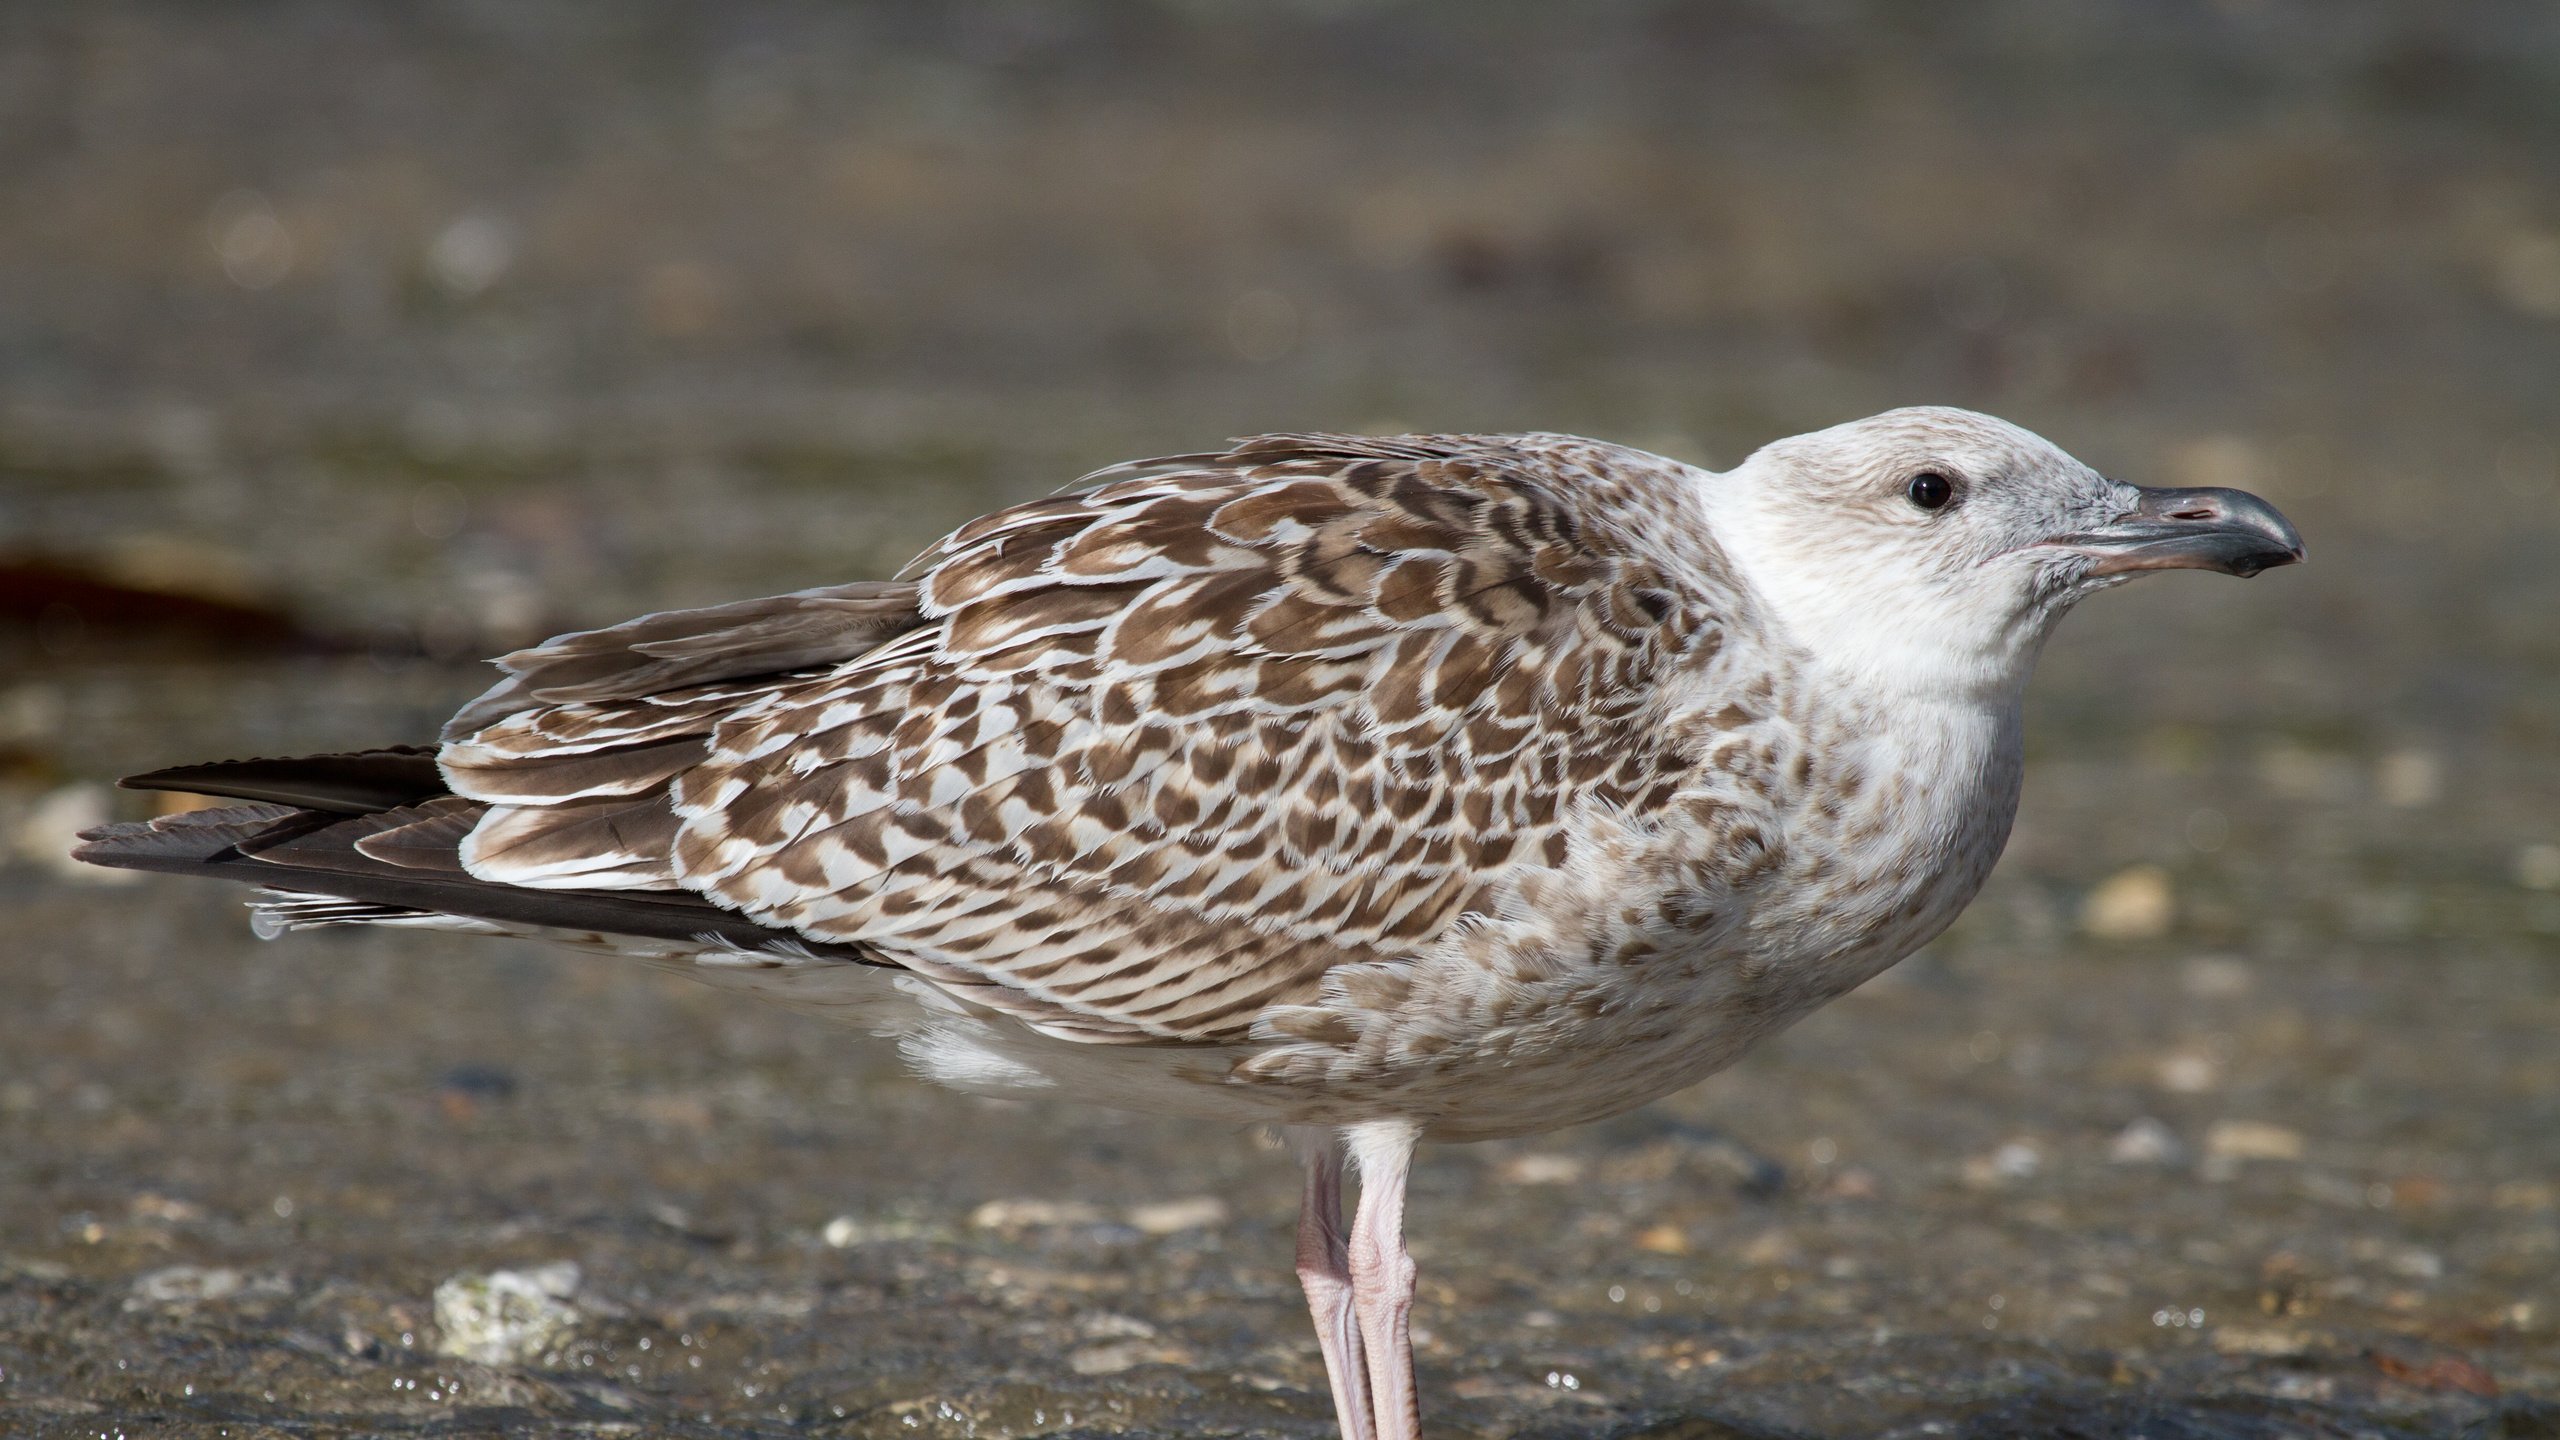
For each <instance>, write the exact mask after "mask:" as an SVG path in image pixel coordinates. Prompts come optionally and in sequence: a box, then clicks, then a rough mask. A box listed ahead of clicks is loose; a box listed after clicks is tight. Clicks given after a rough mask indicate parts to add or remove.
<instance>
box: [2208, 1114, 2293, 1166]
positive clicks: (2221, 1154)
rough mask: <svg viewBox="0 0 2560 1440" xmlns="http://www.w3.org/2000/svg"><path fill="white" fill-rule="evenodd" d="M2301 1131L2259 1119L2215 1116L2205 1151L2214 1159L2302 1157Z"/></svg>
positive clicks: (2288, 1158) (2289, 1158) (2290, 1158)
mask: <svg viewBox="0 0 2560 1440" xmlns="http://www.w3.org/2000/svg"><path fill="white" fill-rule="evenodd" d="M2304 1148H2305V1146H2304V1144H2303V1139H2302V1132H2301V1131H2299V1130H2288V1129H2286V1128H2285V1127H2284V1126H2282V1125H2270V1124H2267V1123H2265V1122H2264V1121H2259V1120H2216V1121H2214V1122H2213V1128H2212V1129H2210V1130H2207V1131H2206V1132H2205V1136H2204V1153H2205V1156H2206V1158H2207V1159H2213V1160H2299V1159H2301V1158H2302V1155H2303V1150H2304Z"/></svg>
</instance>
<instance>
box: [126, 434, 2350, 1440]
mask: <svg viewBox="0 0 2560 1440" xmlns="http://www.w3.org/2000/svg"><path fill="white" fill-rule="evenodd" d="M2300 555H2301V550H2300V543H2299V541H2298V540H2297V539H2295V538H2294V536H2293V534H2292V531H2291V528H2290V527H2289V526H2287V525H2286V524H2285V523H2284V521H2283V519H2282V517H2280V516H2277V515H2275V514H2274V512H2273V511H2272V510H2270V509H2268V508H2267V507H2266V506H2265V505H2264V504H2263V503H2262V502H2259V501H2256V500H2254V499H2252V498H2251V497H2247V496H2243V495H2239V494H2237V493H2236V492H2228V491H2175V492H2171V491H2142V490H2139V489H2137V488H2136V487H2133V486H2128V485H2122V484H2118V483H2116V482H2114V481H2109V480H2106V479H2104V478H2103V477H2101V476H2098V475H2097V474H2095V473H2094V472H2092V471H2090V470H2088V469H2087V468H2086V467H2085V466H2082V465H2080V464H2079V463H2078V462H2076V461H2073V460H2071V459H2070V457H2068V456H2066V455H2063V454H2062V453H2061V452H2059V451H2057V450H2055V449H2054V448H2053V447H2052V446H2050V445H2048V444H2046V443H2045V442H2043V441H2042V440H2039V439H2037V438H2036V437H2034V436H2032V435H2028V434H2027V433H2026V432H2024V431H2020V430H2017V429H2016V428H2015V427H2012V426H2008V425H2004V424H2002V423H2001V422H1998V421H1995V420H1991V419H1988V418H1987V417H1983V416H1977V415H1969V414H1967V413H1965V412H1962V411H1953V410H1910V411H1896V412H1893V413H1891V414H1888V415H1884V416H1879V417H1876V418H1874V419H1872V420H1867V421H1861V422H1858V423H1856V424H1853V425H1847V426H1841V427H1837V428H1835V429H1833V430H1829V431H1823V432H1820V433H1818V434H1814V435H1808V436H1799V437H1796V438H1794V439H1792V440H1787V441H1782V442H1779V443H1777V444H1773V445H1771V446H1769V447H1767V448H1766V449H1764V450H1763V451H1761V452H1760V453H1759V454H1758V455H1755V456H1754V457H1752V459H1751V460H1750V461H1748V462H1746V463H1745V464H1744V465H1743V466H1742V467H1741V468H1740V469H1738V470H1736V471H1735V472H1732V473H1730V474H1726V475H1711V474H1708V473H1706V472H1703V471H1700V470H1696V469H1693V468H1691V467H1688V466H1685V465H1681V464H1678V463H1676V462H1673V461H1669V460H1664V459H1661V458H1660V457H1657V456H1651V455H1645V454H1642V453H1640V452H1636V451H1631V450H1626V449H1622V448H1619V447H1615V446H1609V445H1602V444H1598V443H1595V442H1592V441H1587V440H1577V439H1574V438H1572V437H1569V436H1560V435H1520V436H1463V435H1460V436H1404V437H1397V438H1389V439H1376V438H1362V437H1351V436H1331V435H1277V436H1266V437H1263V438H1260V439H1256V440H1250V441H1246V442H1244V443H1242V444H1240V445H1238V446H1236V447H1235V448H1233V449H1231V450H1228V451H1225V452H1223V453H1219V454H1211V455H1195V456H1186V457H1179V458H1175V459H1169V460H1160V461H1153V462H1148V463H1145V464H1141V465H1134V466H1126V467H1122V468H1120V469H1117V470H1113V471H1106V472H1104V473H1103V474H1102V475H1099V476H1097V477H1094V480H1093V484H1092V486H1091V488H1089V489H1087V490H1084V491H1083V492H1081V493H1077V494H1071V495H1064V496H1059V497H1055V498H1051V499H1046V500H1040V501H1035V502H1033V503H1030V504H1026V505H1019V506H1015V507H1013V508H1011V509H1007V510H1002V511H998V512H997V513H995V514H992V515H989V516H986V517H984V518H982V519H979V520H975V521H972V522H970V523H969V524H967V525H965V526H963V527H961V528H960V529H959V530H957V531H955V532H953V533H952V534H951V535H950V536H949V537H947V538H946V539H944V540H943V541H942V542H941V543H940V544H939V545H938V546H936V547H935V548H934V549H933V550H932V551H931V552H929V553H928V554H927V555H926V556H925V557H924V558H923V559H922V560H921V561H919V562H918V564H917V566H916V567H915V569H914V573H913V574H912V576H911V577H910V578H908V579H905V580H899V581H888V582H862V583H855V584H849V585H841V586H835V587H830V588H825V589H818V590H806V591H801V592H798V593H796V594H793V595H785V596H776V597H773V598H770V599H763V600H752V601H745V602H741V603H738V604H734V605H725V606H720V607H716V608H713V609H707V610H694V611H678V612H671V613H667V614H662V615H652V616H647V617H644V618H642V619H639V620H634V621H631V622H629V623H627V624H624V625H619V626H615V627H612V628H610V629H605V630H598V631H593V632H589V633H585V634H579V635H568V636H562V637H560V638H558V639H555V640H552V641H550V642H547V643H546V644H543V645H541V646H537V647H535V648H533V649H530V650H526V651H522V652H519V653H517V654H514V655H510V656H507V657H506V658H505V659H503V660H502V661H501V662H500V664H501V666H502V667H503V668H504V669H505V670H506V671H507V678H506V679H505V680H504V681H503V682H502V683H500V684H499V685H498V686H497V687H495V688H494V689H492V690H491V691H490V692H489V693H488V694H486V695H483V696H482V697H481V698H480V699H478V700H476V701H474V702H473V703H472V704H471V705H469V706H467V707H465V708H464V709H463V710H462V712H461V713H460V714H459V715H457V716H456V717H455V719H454V720H453V722H452V723H451V724H450V725H448V726H447V727H446V728H445V731H444V734H443V743H442V745H441V746H440V747H439V748H438V749H437V750H436V751H435V753H434V769H433V770H432V771H430V770H429V769H428V767H427V765H426V757H425V756H424V754H423V753H422V752H420V751H416V750H411V749H397V748H395V749H391V750H383V751H372V752H365V753H362V754H357V755H346V756H325V757H314V758H312V759H309V760H305V761H249V762H229V763H224V764H217V765H209V766H192V767H182V768H181V769H177V770H171V771H162V772H155V773H154V774H153V775H150V776H145V777H140V780H141V782H142V783H147V784H151V785H155V786H160V787H163V788H177V789H192V790H199V791H203V792H205V793H210V794H215V795H225V796H233V797H237V798H242V799H247V800H251V801H254V802H261V803H254V804H250V805H245V806H237V807H232V808H227V809H223V810H217V811H212V812H204V813H200V814H195V815H189V816H181V817H174V818H171V819H168V820H162V821H155V822H152V823H151V824H149V825H143V826H124V827H111V828H110V829H109V830H106V831H103V832H98V833H97V834H95V835H93V836H92V837H90V841H91V843H90V844H89V845H88V846H87V847H85V848H84V849H83V851H82V852H81V853H82V856H83V858H86V859H90V860H94V861H97V862H98V863H102V864H114V865H127V866H134V867H138V868H144V869H159V870H175V871H181V872H186V873H198V874H209V875H216V876H222V877H227V878H236V879H246V880H249V881H251V882H252V883H259V884H263V885H264V886H266V887H268V889H269V891H270V894H269V895H268V896H267V897H266V898H264V899H262V900H261V901H260V902H259V906H258V908H259V913H260V923H261V925H262V927H264V928H266V929H268V930H283V929H291V928H298V927H302V926H310V925H336V924H359V923H393V924H420V925H442V926H447V927H450V928H458V929H465V930H471V931H476V932H484V933H502V934H524V935H539V936H544V937H547V938H551V939H557V940H565V941H568V942H570V943H574V944H580V945H585V946H590V947H595V948H602V949H607V950H612V951H616V952H620V953H624V954H630V955H634V956H638V957H641V958H644V959H647V960H649V961H651V962H654V963H657V964H661V965H668V966H675V967H680V968H683V969H686V970H688V971H690V972H692V973H695V974H697V975H699V976H701V977H702V978H705V979H707V980H710V981H712V982H713V983H716V984H721V985H725V986H730V987H733V988H738V989H742V990H745V991H747V992H749V993H753V994H756V995H760V996H763V997H765V998H768V999H774V1000H779V1001H781V1002H784V1003H787V1004H791V1005H794V1006H796V1007H799V1008H802V1009H805V1010H811V1011H816V1012H820V1013H825V1014H830V1015H833V1016H836V1017H838V1018H841V1019H844V1020H847V1021H849V1022H851V1023H853V1024H856V1025H859V1026H863V1027H865V1028H868V1029H871V1030H873V1031H875V1032H876V1033H880V1034H883V1035H886V1036H890V1037H894V1038H895V1039H896V1040H897V1041H898V1042H899V1043H900V1044H901V1045H902V1046H903V1047H904V1049H905V1050H906V1053H907V1055H908V1057H909V1058H910V1060H911V1061H912V1062H913V1063H914V1065H915V1066H916V1068H917V1069H918V1070H919V1071H920V1072H922V1073H923V1074H925V1075H927V1076H930V1077H932V1078H934V1079H937V1080H940V1081H943V1082H946V1083H950V1084H954V1085H960V1086H963V1087H966V1088H970V1089H975V1090H980V1091H987V1092H995V1093H1011V1092H1022V1091H1037V1090H1042V1089H1056V1090H1060V1091H1064V1092H1066V1093H1070V1094H1073V1095H1076V1096H1079V1097H1081V1098H1084V1099H1088V1100H1091V1101H1094V1102H1096V1103H1103V1104H1112V1105H1122V1106H1129V1107H1134V1108H1139V1109H1152V1110H1162V1111H1171V1112H1177V1113H1188V1114H1198V1115H1208V1116H1217V1117H1223V1118H1229V1119H1266V1120H1274V1121H1278V1122H1281V1123H1283V1124H1287V1125H1290V1126H1293V1127H1297V1129H1298V1133H1299V1135H1300V1136H1301V1138H1302V1140H1304V1141H1305V1149H1306V1154H1307V1160H1308V1174H1309V1189H1308V1195H1307V1203H1306V1208H1305V1212H1304V1214H1305V1220H1304V1228H1303V1229H1302V1232H1301V1237H1300V1250H1299V1267H1300V1273H1301V1275H1302V1277H1303V1278H1304V1279H1305V1280H1306V1284H1307V1293H1308V1298H1309V1302H1310V1304H1311V1306H1312V1307H1313V1310H1314V1314H1315V1317H1316V1321H1317V1326H1318V1333H1319V1337H1320V1340H1321V1343H1322V1345H1323V1348H1324V1353H1325V1357H1326V1363H1327V1368H1328V1370H1329V1371H1330V1372H1331V1373H1332V1376H1333V1380H1334V1393H1335V1400H1336V1405H1337V1410H1338V1413H1339V1415H1340V1417H1341V1419H1342V1422H1343V1426H1344V1429H1345V1432H1346V1433H1347V1434H1349V1435H1352V1436H1356V1437H1362V1440H1368V1437H1371V1436H1386V1437H1393V1440H1410V1437H1412V1436H1413V1434H1414V1432H1415V1430H1416V1428H1417V1426H1418V1419H1417V1415H1418V1411H1417V1409H1416V1405H1415V1401H1414V1399H1413V1389H1412V1371H1411V1363H1410V1353H1409V1349H1408V1347H1407V1342H1406V1329H1405V1326H1406V1320H1405V1316H1406V1312H1407V1310H1408V1309H1409V1307H1410V1305H1411V1301H1412V1280H1413V1276H1412V1267H1411V1262H1410V1260H1409V1259H1407V1258H1406V1257H1405V1256H1404V1254H1403V1251H1402V1248H1401V1245H1402V1242H1401V1238H1400V1234H1401V1227H1402V1211H1401V1205H1402V1184H1403V1175H1404V1167H1405V1164H1406V1159H1407V1156H1408V1155H1409V1153H1410V1150H1411V1147H1412V1145H1413V1143H1414V1141H1415V1140H1416V1139H1417V1138H1418V1137H1421V1136H1425V1135H1429V1136H1434V1137H1440V1138H1450V1139H1469V1138H1479V1137H1484V1136H1493V1135H1508V1134H1520V1133H1526V1132H1531V1131H1536V1130H1542V1129H1547V1128H1551V1127H1554V1126H1557V1125H1563V1124H1569V1123H1573V1122H1576V1121H1581V1120H1588V1119H1593V1118H1597V1117H1600V1116H1604V1115H1608V1114H1611V1113H1614V1112H1616V1111H1619V1110H1623V1109H1625V1108H1627V1107H1629V1106H1631V1105H1635V1104H1638V1103H1641V1102H1643V1101H1644V1100H1647V1099H1650V1098H1652V1097H1654V1096H1657V1095H1661V1094H1664V1093H1667V1092H1668V1091H1670V1090H1673V1089H1676V1088H1678V1087H1680V1086H1682V1085H1686V1084H1688V1083H1689V1082H1691V1081H1693V1080H1695V1079H1697V1078H1699V1077H1701V1076H1704V1075H1706V1074H1708V1073H1711V1072H1712V1071H1714V1070H1716V1069H1718V1068H1720V1067H1722V1066H1724V1065H1727V1064H1729V1063H1731V1062H1732V1061H1733V1060H1734V1059H1736V1058H1737V1057H1739V1056H1740V1055H1741V1054H1742V1053H1743V1052H1744V1051H1745V1050H1746V1049H1747V1048H1749V1046H1750V1045H1752V1044H1753V1043H1754V1042H1756V1041H1757V1040H1759V1039H1760V1038H1762V1037H1764V1036H1766V1035H1768V1034H1770V1033H1772V1032H1773V1031H1775V1030H1777V1029H1779V1028H1781V1027H1783V1026H1785V1025H1786V1024H1788V1023H1790V1022H1791V1021H1793V1020H1795V1019H1797V1018H1798V1017H1800V1016H1802V1015H1804V1014H1805V1013H1807V1012H1808V1011H1810V1010H1811V1009H1812V1008H1814V1007H1815V1006H1817V1005H1820V1004H1821V1003H1823V1002H1824V1001H1826V1000H1828V999H1830V998H1832V997H1834V996H1836V995H1838V994H1840V993H1842V992H1843V991H1845V990H1847V989H1849V988H1850V987H1852V986H1854V985H1856V984H1858V983H1859V982H1861V981H1863V980H1865V979H1866V978H1867V977H1869V976H1871V975H1873V974H1875V973H1876V972H1877V971H1878V970H1881V969H1882V968H1883V967H1885V966H1887V965H1890V964H1892V963H1893V962H1894V961H1895V960H1897V959H1899V958H1901V957H1902V956H1904V955H1906V954H1908V953H1910V952H1911V951H1912V950H1913V949H1915V948H1917V947H1918V946H1919V945H1921V944H1923V943H1925V942H1926V941H1927V940H1928V939H1929V937H1931V936H1932V935H1935V934H1936V933H1938V931H1939V930H1940V929H1942V928H1943V927H1944V926H1945V925H1946V924H1947V923H1948V922H1949V921H1950V920H1951V919H1953V918H1954V916H1955V914H1956V912H1957V911H1958V910H1960V909H1961V908H1962V907H1963V906H1964V904H1965V903H1966V902H1967V901H1968V900H1969V899H1970V898H1971V897H1972V896H1973V894H1974V892H1975V891H1976V889H1977V888H1978V887H1979V886H1980V885H1981V883H1982V881H1983V878H1984V876H1985V875H1986V874H1987V873H1988V872H1989V870H1990V868H1991V865H1992V863H1993V861H1994V860H1995V859H1996V858H1997V857H1998V854H1999V851H2000V848H2001V845H2002V843H2003V841H2004V839H2005V837H2006V835H2007V831H2008V826H2009V821H2010V817H2011V815H2012V813H2013V812H2014V809H2015V806H2016V802H2017V797H2018V786H2019V778H2020V763H2019V756H2020V746H2019V735H2018V717H2019V708H2018V698H2019V694H2020V692H2021V690H2022V688H2023V686H2024V684H2025V680H2026V676H2027V672H2028V670H2029V668H2030V667H2031V665H2032V662H2033V659H2034V656H2035V653H2036V651H2037V649H2038V648H2039V647H2040V646H2041V645H2042V643H2043V640H2044V637H2045V635H2046V634H2047V633H2048V631H2049V630H2050V628H2051V626H2052V624H2053V623H2054V622H2055V621H2056V620H2057V619H2058V618H2059V617H2060V615H2061V614H2062V613H2063V612H2064V611H2066V610H2067V609H2068V608H2069V607H2070V606H2071V604H2073V603H2074V602H2076V601H2077V600H2078V599H2079V598H2081V597H2082V596H2084V595H2086V594H2088V593H2091V592H2093V591H2095V590H2097V589H2101V588H2104V587H2105V586H2107V585H2111V584H2115V583H2119V582H2121V581H2122V580H2123V579H2124V578H2126V577H2127V576H2129V575H2131V574H2133V573H2136V572H2138V571H2141V570H2147V569H2158V568H2169V567H2175V566H2197V567H2203V568H2212V569H2222V570H2227V571H2231V572H2232V573H2239V574H2249V573H2254V572H2255V571H2256V570H2258V569H2262V568H2265V567H2266V566H2268V565H2273V564H2281V563H2285V562H2286V561H2288V560H2293V559H2298V558H2300ZM268 802H281V803H268ZM1337 1137H1338V1138H1337ZM1337 1145H1340V1146H1346V1147H1347V1148H1348V1149H1349V1151H1350V1152H1351V1154H1352V1156H1353V1158H1354V1159H1355V1160H1356V1161H1357V1163H1358V1165H1359V1167H1360V1170H1361V1173H1362V1177H1363V1187H1362V1197H1361V1208H1360V1213H1359V1217H1358V1220H1357V1222H1356V1223H1355V1224H1354V1225H1353V1227H1352V1228H1351V1231H1350V1233H1349V1234H1348V1235H1347V1236H1346V1235H1345V1234H1344V1233H1343V1227H1342V1224H1341V1218H1342V1217H1341V1215H1340V1195H1339V1183H1338V1182H1339V1174H1340V1164H1339V1153H1340V1152H1339V1150H1338V1149H1337Z"/></svg>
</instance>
